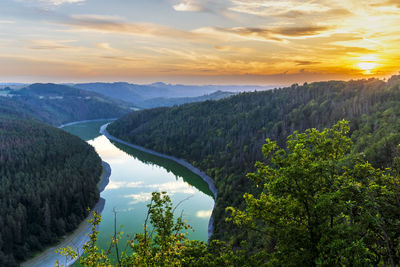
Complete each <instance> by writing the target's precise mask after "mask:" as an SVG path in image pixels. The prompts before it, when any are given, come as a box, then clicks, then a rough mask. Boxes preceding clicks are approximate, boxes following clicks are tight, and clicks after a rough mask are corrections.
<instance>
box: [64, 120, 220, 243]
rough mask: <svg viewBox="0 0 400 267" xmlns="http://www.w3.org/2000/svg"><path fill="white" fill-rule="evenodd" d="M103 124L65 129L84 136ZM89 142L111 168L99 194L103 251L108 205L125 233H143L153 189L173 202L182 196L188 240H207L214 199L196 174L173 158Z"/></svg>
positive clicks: (108, 231) (109, 230) (110, 226)
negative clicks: (107, 179) (103, 187)
mask: <svg viewBox="0 0 400 267" xmlns="http://www.w3.org/2000/svg"><path fill="white" fill-rule="evenodd" d="M104 123H105V122H103V123H101V122H97V123H85V124H86V125H75V126H71V127H72V128H73V129H71V127H69V128H68V129H67V130H69V131H70V132H73V133H75V134H78V135H82V136H83V137H86V138H87V137H88V136H90V134H91V136H96V134H95V133H96V132H98V129H99V128H100V126H101V125H102V124H104ZM94 128H95V129H96V130H94ZM86 131H87V132H86ZM88 142H89V143H90V144H91V145H92V146H93V147H94V148H95V149H96V151H97V153H98V154H99V155H100V156H101V158H102V159H103V160H104V161H106V162H108V163H109V164H110V165H111V169H112V174H111V177H110V183H109V184H108V186H107V187H106V189H105V190H104V192H103V193H102V194H101V196H102V197H103V198H105V199H106V205H105V207H104V211H103V213H102V222H101V224H100V229H99V230H100V235H99V239H98V242H99V246H100V247H101V248H103V249H108V246H109V245H110V243H109V242H110V237H111V236H112V235H113V232H114V219H113V212H112V211H113V209H115V210H117V226H119V225H124V228H123V231H124V232H125V233H126V234H130V235H133V234H135V233H138V232H142V231H143V223H144V220H145V217H146V214H147V207H146V204H148V203H149V200H150V199H151V193H152V192H153V191H166V192H167V193H168V194H169V195H170V197H171V199H172V201H173V203H174V204H175V205H176V204H178V203H179V202H180V201H182V200H185V201H184V202H183V203H182V204H181V205H180V206H179V209H178V210H177V211H176V212H177V214H178V215H180V214H181V212H182V211H183V216H184V219H186V220H187V221H188V223H189V224H190V225H191V226H192V227H193V228H194V232H193V233H189V238H191V239H197V240H203V241H206V240H207V237H208V220H209V218H210V215H211V211H212V208H213V205H214V201H213V198H212V197H211V196H212V194H211V192H210V190H209V189H208V185H207V184H206V183H205V182H204V181H203V180H202V179H201V178H200V177H198V176H197V175H195V174H193V173H192V172H191V171H189V170H188V169H186V168H185V167H183V166H181V165H179V164H177V163H176V162H174V161H171V160H167V159H163V158H159V157H156V156H154V155H151V154H147V153H145V152H142V151H137V150H135V149H132V148H130V147H126V146H124V145H121V144H118V143H112V142H110V141H109V140H108V139H107V138H106V137H104V136H96V137H94V138H93V139H91V140H88ZM125 240H126V239H122V240H121V242H122V243H123V242H125Z"/></svg>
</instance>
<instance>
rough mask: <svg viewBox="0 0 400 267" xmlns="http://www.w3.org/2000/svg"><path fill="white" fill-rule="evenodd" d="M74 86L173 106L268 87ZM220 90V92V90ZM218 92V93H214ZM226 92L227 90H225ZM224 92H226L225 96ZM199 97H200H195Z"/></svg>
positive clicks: (132, 100)
mask: <svg viewBox="0 0 400 267" xmlns="http://www.w3.org/2000/svg"><path fill="white" fill-rule="evenodd" d="M73 86H74V87H76V88H80V89H84V90H88V91H93V92H96V93H100V94H103V95H105V96H109V97H112V98H117V99H121V100H124V101H127V102H130V103H132V104H134V105H136V106H138V107H141V108H148V107H158V106H173V105H180V104H183V103H190V102H198V101H204V100H213V99H214V100H215V99H220V98H223V97H228V96H231V95H232V93H231V92H233V93H237V92H243V91H255V90H256V91H262V90H268V89H271V88H272V87H271V86H251V85H246V86H237V85H232V86H228V85H226V86H225V85H224V86H222V85H221V86H219V85H205V86H201V85H198V86H194V85H180V84H177V85H172V84H165V83H162V82H158V83H153V84H148V85H139V84H130V83H125V82H118V83H84V84H74V85H73ZM221 91H222V92H223V93H221ZM216 92H219V93H218V94H214V93H216ZM225 92H226V93H225ZM224 94H225V95H224ZM198 97H200V98H198Z"/></svg>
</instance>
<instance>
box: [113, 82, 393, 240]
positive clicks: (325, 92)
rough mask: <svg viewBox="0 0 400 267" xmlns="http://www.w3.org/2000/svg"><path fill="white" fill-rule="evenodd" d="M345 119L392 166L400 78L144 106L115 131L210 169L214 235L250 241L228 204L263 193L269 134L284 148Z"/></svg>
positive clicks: (363, 145)
mask: <svg viewBox="0 0 400 267" xmlns="http://www.w3.org/2000/svg"><path fill="white" fill-rule="evenodd" d="M343 118H345V119H347V120H350V121H351V125H350V126H351V129H352V132H351V138H352V140H353V142H354V143H355V146H354V151H353V153H357V152H363V154H364V156H365V157H366V159H368V160H369V161H370V162H371V163H373V165H375V166H377V167H386V166H390V165H391V163H392V158H393V156H394V155H395V153H396V147H397V144H399V143H400V134H399V132H400V77H399V76H394V77H392V78H391V79H390V80H388V81H387V82H384V81H381V80H377V79H369V80H359V81H349V82H343V81H330V82H318V83H312V84H304V85H303V86H299V85H297V84H295V85H292V86H291V87H288V88H283V89H274V90H271V91H264V92H252V93H241V94H238V95H235V96H232V97H230V98H228V99H222V100H219V101H205V102H202V103H194V104H185V105H182V106H178V107H172V108H157V109H151V110H143V111H138V112H133V113H131V114H128V115H126V116H124V117H122V118H121V119H119V120H117V121H115V122H114V123H112V124H111V125H110V126H109V127H108V130H109V132H110V133H111V134H112V135H114V136H116V137H118V138H121V139H124V140H126V141H128V142H131V143H134V144H138V145H141V146H144V147H146V148H150V149H153V150H156V151H159V152H161V153H165V154H169V155H173V156H176V157H179V158H183V159H185V160H187V161H189V162H190V163H192V164H193V165H194V166H196V167H198V168H200V169H202V170H204V171H205V172H206V173H207V174H208V175H209V176H210V177H212V178H213V179H214V181H215V185H216V187H217V188H218V192H219V193H218V199H217V201H216V209H215V211H214V215H213V216H214V218H215V229H214V238H218V239H225V240H229V239H232V237H234V238H233V239H234V240H236V241H239V240H244V239H248V237H247V236H246V235H247V233H245V232H243V231H237V230H236V229H235V228H234V226H233V225H232V224H229V223H225V208H226V207H227V206H236V207H242V205H243V198H242V195H243V193H244V192H252V191H253V192H255V191H256V189H255V188H253V187H251V185H250V183H249V181H248V179H247V178H246V177H245V174H246V173H248V172H253V171H254V166H253V164H254V162H256V161H258V160H262V159H263V156H262V153H261V149H260V148H261V147H262V144H263V143H264V142H265V139H266V138H271V139H272V140H277V141H278V144H279V145H280V146H284V145H285V141H286V137H287V136H288V135H289V134H291V133H292V132H293V131H295V130H299V131H304V130H305V129H307V128H313V127H316V128H319V129H321V128H323V127H329V126H331V125H333V124H334V123H335V122H337V121H338V120H340V119H343ZM256 239H257V238H254V240H256ZM236 244H237V243H236Z"/></svg>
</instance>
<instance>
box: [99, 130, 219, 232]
mask: <svg viewBox="0 0 400 267" xmlns="http://www.w3.org/2000/svg"><path fill="white" fill-rule="evenodd" d="M109 124H110V123H107V124H104V125H103V126H101V127H100V133H101V134H102V135H104V136H105V137H107V138H108V139H109V140H112V141H115V142H118V143H121V144H124V145H126V146H128V147H131V148H134V149H137V150H140V151H143V152H146V153H149V154H152V155H155V156H158V157H161V158H166V159H169V160H172V161H175V162H176V163H178V164H180V165H182V166H183V167H185V168H187V169H188V170H190V171H191V172H193V173H194V174H196V175H198V176H199V177H200V178H201V179H202V180H203V181H205V182H206V183H207V184H208V187H209V189H210V191H211V193H212V194H213V196H214V207H213V213H214V210H215V205H216V199H217V195H218V190H217V188H216V187H215V185H214V181H213V180H212V179H211V177H210V176H208V175H207V174H206V173H204V172H203V171H201V170H199V169H198V168H196V167H194V166H193V165H191V164H190V163H188V162H187V161H185V160H183V159H178V158H176V157H173V156H169V155H165V154H162V153H159V152H156V151H154V150H151V149H147V148H144V147H142V146H138V145H134V144H131V143H129V142H126V141H124V140H122V139H119V138H117V137H115V136H113V135H111V134H110V133H109V132H108V131H107V126H108V125H109ZM213 230H214V219H213V214H211V216H210V220H209V222H208V238H210V237H211V235H212V233H213Z"/></svg>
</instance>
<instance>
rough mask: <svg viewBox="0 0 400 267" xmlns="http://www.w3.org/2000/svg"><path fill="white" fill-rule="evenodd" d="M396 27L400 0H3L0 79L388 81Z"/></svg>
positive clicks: (399, 34) (397, 62) (399, 35)
mask: <svg viewBox="0 0 400 267" xmlns="http://www.w3.org/2000/svg"><path fill="white" fill-rule="evenodd" d="M399 25H400V0H369V1H361V0H318V1H313V0H310V1H307V0H306V1H299V0H279V1H278V0H214V1H209V0H0V82H90V81H106V82H112V81H127V82H134V83H151V82H158V81H162V82H168V83H183V84H238V85H239V84H260V85H288V84H292V83H303V82H312V81H322V80H332V79H340V80H349V79H360V78H370V77H378V78H387V77H389V76H390V75H393V74H398V72H399V70H400V67H399V66H400V27H399Z"/></svg>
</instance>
